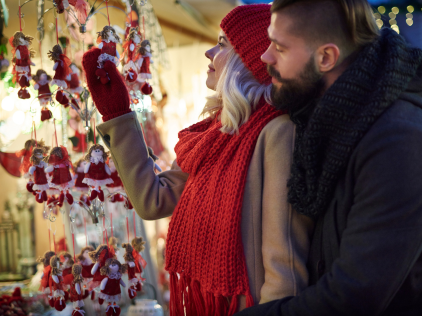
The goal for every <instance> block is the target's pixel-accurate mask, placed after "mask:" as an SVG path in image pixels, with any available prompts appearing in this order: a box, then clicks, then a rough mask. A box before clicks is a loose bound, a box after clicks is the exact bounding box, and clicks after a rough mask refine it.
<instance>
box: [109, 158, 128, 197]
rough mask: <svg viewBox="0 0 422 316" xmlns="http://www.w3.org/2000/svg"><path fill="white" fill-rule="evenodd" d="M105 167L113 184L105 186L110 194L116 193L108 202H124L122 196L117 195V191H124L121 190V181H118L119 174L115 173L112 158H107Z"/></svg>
mask: <svg viewBox="0 0 422 316" xmlns="http://www.w3.org/2000/svg"><path fill="white" fill-rule="evenodd" d="M107 165H108V166H109V168H110V171H111V179H112V180H113V183H111V184H106V187H107V189H108V191H109V192H110V193H112V194H113V193H116V194H113V196H112V197H111V199H110V202H111V203H116V202H124V200H125V199H124V197H123V195H121V194H119V193H117V192H119V191H123V190H124V189H123V183H122V179H120V177H119V174H118V173H117V169H116V166H115V165H114V161H113V158H111V157H108V159H107Z"/></svg>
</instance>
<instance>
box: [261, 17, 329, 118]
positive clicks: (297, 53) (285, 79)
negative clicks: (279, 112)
mask: <svg viewBox="0 0 422 316" xmlns="http://www.w3.org/2000/svg"><path fill="white" fill-rule="evenodd" d="M293 23H294V20H293V19H291V18H289V17H288V16H286V15H283V14H282V13H273V14H272V16H271V24H270V27H269V28H268V35H269V38H270V40H271V45H270V46H269V47H268V49H267V51H266V52H265V53H264V54H263V55H262V57H261V59H262V61H264V62H265V63H266V64H267V68H268V72H269V74H270V76H271V77H272V83H273V87H272V100H273V103H274V105H275V106H276V108H278V109H286V110H298V109H300V108H302V107H304V106H305V105H306V104H308V103H309V101H312V100H311V99H315V98H317V97H319V96H320V95H321V93H322V90H323V87H324V81H323V79H322V74H321V73H320V72H319V71H318V69H317V67H316V64H315V57H314V56H315V55H314V51H313V50H312V49H311V48H310V45H309V43H308V45H307V43H306V42H305V40H304V39H303V38H301V37H298V36H295V35H293V34H292V32H291V31H290V30H291V25H292V24H293Z"/></svg>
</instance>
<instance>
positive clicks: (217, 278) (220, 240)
mask: <svg viewBox="0 0 422 316" xmlns="http://www.w3.org/2000/svg"><path fill="white" fill-rule="evenodd" d="M281 114H283V113H282V112H281V111H276V110H275V108H274V107H273V106H271V105H269V104H266V103H265V100H263V99H262V100H261V102H260V103H259V104H258V105H257V108H256V110H255V111H254V112H253V113H252V115H251V116H250V118H249V120H248V121H247V122H246V123H245V124H243V125H242V126H241V127H240V128H239V133H238V134H233V135H230V134H226V133H222V132H221V131H220V129H221V126H222V125H221V122H220V121H218V120H217V119H214V120H211V119H205V120H203V121H201V122H199V123H197V124H195V125H192V126H190V127H188V128H187V129H184V130H182V131H181V132H179V142H178V143H177V144H176V147H175V152H176V155H177V164H178V165H179V166H180V168H181V169H182V170H183V171H184V172H186V173H188V174H189V179H188V181H187V182H186V185H185V189H184V190H183V194H182V196H181V198H180V200H179V202H178V204H177V206H176V209H175V210H174V213H173V215H172V219H171V221H170V225H169V230H168V236H167V245H166V270H167V271H169V273H170V288H171V292H172V294H171V298H170V311H173V312H172V314H174V315H179V314H180V315H183V313H184V312H183V306H182V305H181V304H180V303H179V302H182V301H185V304H184V305H185V306H186V307H187V306H191V304H195V302H197V300H193V301H192V300H191V295H190V294H189V297H187V296H186V294H185V293H186V291H185V289H184V286H188V288H189V289H188V291H189V292H191V291H192V292H193V295H194V296H196V295H198V296H200V297H202V298H203V301H204V302H206V305H207V310H209V308H215V307H216V306H218V304H220V301H218V300H214V297H215V298H221V300H226V298H231V300H232V302H233V304H236V303H237V296H238V295H245V296H246V300H247V307H250V306H252V305H253V304H254V303H253V299H252V296H251V293H250V289H249V280H248V274H247V271H246V262H245V256H244V253H243V245H242V240H241V231H240V222H241V212H242V202H243V193H244V187H245V182H246V176H247V171H248V167H249V163H250V159H251V157H252V154H253V151H254V149H255V144H256V141H257V139H258V136H259V134H260V133H261V130H262V129H263V128H264V126H265V125H266V124H267V123H268V122H270V121H271V120H273V119H274V118H276V117H277V116H279V115H281ZM216 148H218V150H217V151H216ZM204 183H206V184H207V185H206V186H203V184H204ZM227 183H229V184H230V185H228V186H227V185H225V184H227ZM204 227H207V229H206V230H205V229H204ZM216 231H218V234H216V233H215V232H216ZM191 240H198V243H195V247H192V243H191V242H190V241H191ZM181 241H183V242H181ZM217 270H218V271H219V273H217V274H215V271H217ZM177 273H179V274H180V280H178V277H177ZM211 297H212V298H213V299H212V300H209V298H211ZM215 304H217V305H215ZM196 307H198V308H200V306H196ZM235 307H236V306H232V307H231V308H230V311H233V309H235ZM188 308H189V307H188ZM187 314H189V312H187ZM230 314H232V313H231V312H230ZM224 315H226V314H224Z"/></svg>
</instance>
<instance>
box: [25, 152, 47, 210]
mask: <svg viewBox="0 0 422 316" xmlns="http://www.w3.org/2000/svg"><path fill="white" fill-rule="evenodd" d="M45 153H46V149H45V148H38V147H37V148H34V149H33V151H32V155H31V158H30V162H31V164H32V167H31V168H29V174H30V175H31V176H32V177H33V179H34V185H33V187H32V190H33V191H34V192H35V193H36V196H35V200H36V201H37V202H38V203H43V202H46V201H47V192H46V191H47V190H48V188H49V185H48V181H47V176H46V173H45V169H46V168H47V164H46V163H45V161H44V160H43V159H44V154H45Z"/></svg>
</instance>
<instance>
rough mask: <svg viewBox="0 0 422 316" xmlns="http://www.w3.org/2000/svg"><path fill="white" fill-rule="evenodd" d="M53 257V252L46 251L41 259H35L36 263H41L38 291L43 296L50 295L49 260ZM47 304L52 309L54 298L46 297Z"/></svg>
mask: <svg viewBox="0 0 422 316" xmlns="http://www.w3.org/2000/svg"><path fill="white" fill-rule="evenodd" d="M54 255H55V253H54V251H47V252H45V253H44V255H43V256H42V257H39V258H38V259H37V262H39V263H42V264H43V266H44V269H43V271H42V274H41V282H40V287H39V289H38V290H39V291H40V292H41V293H44V294H50V292H51V291H50V283H49V280H50V274H51V266H50V259H51V258H52V257H53V256H54ZM48 303H49V304H50V306H51V307H54V298H53V296H52V295H49V296H48Z"/></svg>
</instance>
